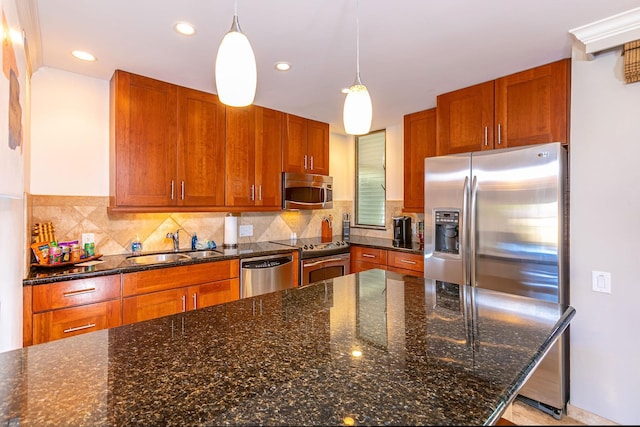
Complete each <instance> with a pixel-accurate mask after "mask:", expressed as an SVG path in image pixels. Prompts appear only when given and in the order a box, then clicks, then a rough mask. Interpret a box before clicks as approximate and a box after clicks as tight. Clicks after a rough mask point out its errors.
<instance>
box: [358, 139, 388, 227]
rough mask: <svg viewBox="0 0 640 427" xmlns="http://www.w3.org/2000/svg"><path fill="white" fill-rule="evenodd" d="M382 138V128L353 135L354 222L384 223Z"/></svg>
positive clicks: (377, 225)
mask: <svg viewBox="0 0 640 427" xmlns="http://www.w3.org/2000/svg"><path fill="white" fill-rule="evenodd" d="M385 139H386V138H385V131H378V132H374V133H370V134H367V135H362V136H358V137H357V138H356V146H357V147H356V163H357V164H356V217H355V220H356V221H355V222H356V225H363V226H372V227H384V225H385V205H386V182H385V179H386V177H385Z"/></svg>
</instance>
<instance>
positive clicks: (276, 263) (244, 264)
mask: <svg viewBox="0 0 640 427" xmlns="http://www.w3.org/2000/svg"><path fill="white" fill-rule="evenodd" d="M292 262H293V256H292V255H287V256H282V257H277V258H261V259H255V258H252V259H248V260H245V261H241V263H240V266H241V268H242V269H245V270H246V269H249V270H258V269H263V268H274V267H280V266H283V265H287V264H290V263H292Z"/></svg>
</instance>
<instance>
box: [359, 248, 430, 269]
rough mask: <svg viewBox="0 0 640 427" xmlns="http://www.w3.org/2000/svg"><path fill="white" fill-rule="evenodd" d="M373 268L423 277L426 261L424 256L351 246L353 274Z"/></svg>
mask: <svg viewBox="0 0 640 427" xmlns="http://www.w3.org/2000/svg"><path fill="white" fill-rule="evenodd" d="M373 268H380V269H382V270H388V271H394V272H396V273H401V274H408V275H412V276H422V275H423V272H424V260H423V256H422V254H414V253H407V252H401V251H394V250H387V249H378V248H368V247H363V246H351V273H359V272H361V271H365V270H371V269H373Z"/></svg>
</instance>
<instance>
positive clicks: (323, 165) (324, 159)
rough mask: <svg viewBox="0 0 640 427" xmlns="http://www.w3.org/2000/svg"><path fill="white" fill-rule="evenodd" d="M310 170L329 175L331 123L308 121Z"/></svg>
mask: <svg viewBox="0 0 640 427" xmlns="http://www.w3.org/2000/svg"><path fill="white" fill-rule="evenodd" d="M307 153H308V154H307V156H308V164H309V165H308V166H309V168H308V171H309V172H310V173H316V174H319V175H329V125H328V124H327V123H322V122H319V121H316V120H308V121H307Z"/></svg>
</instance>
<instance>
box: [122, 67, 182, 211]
mask: <svg viewBox="0 0 640 427" xmlns="http://www.w3.org/2000/svg"><path fill="white" fill-rule="evenodd" d="M110 90H111V100H110V103H111V105H110V109H111V117H110V127H111V135H110V193H111V205H112V206H113V205H115V206H151V207H161V206H168V205H171V204H175V201H174V200H172V198H171V196H172V185H171V182H172V180H175V178H176V172H177V170H176V139H177V127H176V122H177V114H176V106H177V87H176V86H174V85H172V84H169V83H165V82H161V81H158V80H154V79H150V78H147V77H142V76H138V75H135V74H130V73H127V72H124V71H120V70H117V71H116V72H115V74H114V75H113V78H112V79H111V87H110ZM174 185H175V183H174ZM174 191H175V188H174Z"/></svg>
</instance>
